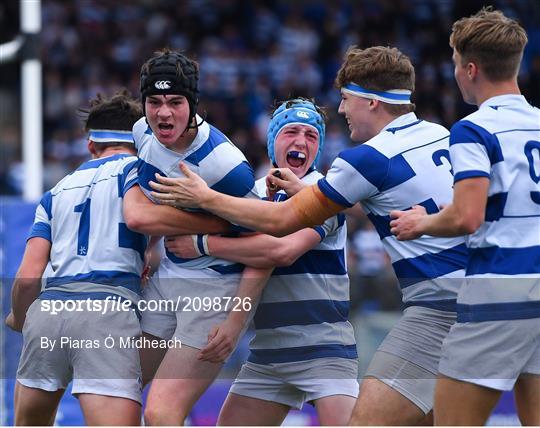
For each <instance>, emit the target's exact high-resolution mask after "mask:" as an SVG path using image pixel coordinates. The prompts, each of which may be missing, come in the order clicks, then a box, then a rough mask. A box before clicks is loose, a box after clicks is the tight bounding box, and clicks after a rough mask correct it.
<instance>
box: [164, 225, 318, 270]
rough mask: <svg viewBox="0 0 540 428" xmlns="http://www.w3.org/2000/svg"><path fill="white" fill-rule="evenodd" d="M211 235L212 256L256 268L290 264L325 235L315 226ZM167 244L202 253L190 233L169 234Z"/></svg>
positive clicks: (179, 252) (179, 251) (183, 253)
mask: <svg viewBox="0 0 540 428" xmlns="http://www.w3.org/2000/svg"><path fill="white" fill-rule="evenodd" d="M321 233H323V232H321ZM207 239H208V241H207V242H208V243H207V248H208V254H209V255H211V256H214V257H219V258H220V259H225V260H230V261H232V262H236V263H242V264H244V265H246V266H251V267H254V268H271V267H278V266H290V265H291V264H293V263H294V262H295V261H296V260H297V259H298V258H299V257H300V256H301V255H303V254H304V253H306V252H307V251H309V250H310V249H312V248H313V247H315V246H316V245H318V244H319V242H320V241H321V235H320V234H319V232H317V231H315V230H314V229H311V228H306V229H302V230H300V231H298V232H295V233H292V234H290V235H287V236H284V237H281V238H276V237H274V236H271V235H266V234H258V235H250V236H245V237H240V238H227V237H223V236H208V237H207ZM165 245H166V247H167V249H168V250H169V251H171V252H172V253H174V254H175V255H176V256H178V257H183V258H191V257H196V256H198V255H199V254H200V253H199V251H198V249H197V248H196V239H193V238H192V237H190V236H175V237H169V238H167V239H166V241H165Z"/></svg>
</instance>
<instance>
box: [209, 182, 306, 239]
mask: <svg viewBox="0 0 540 428" xmlns="http://www.w3.org/2000/svg"><path fill="white" fill-rule="evenodd" d="M201 208H203V209H204V210H206V211H210V212H212V213H214V214H216V215H218V216H219V217H222V218H224V219H227V220H228V221H230V222H231V223H235V224H239V225H241V226H244V227H247V228H249V229H252V230H257V231H259V232H263V233H268V234H269V235H273V236H284V235H287V234H289V233H291V232H294V231H296V230H298V229H301V228H302V224H301V223H300V221H298V219H297V218H296V216H295V215H294V213H293V211H292V210H291V207H290V206H289V204H288V201H285V202H282V203H279V204H276V203H273V202H269V201H261V200H257V199H246V198H234V197H232V196H228V195H225V194H223V193H218V192H214V191H212V192H211V193H210V192H209V197H208V198H207V199H206V200H205V201H204V202H202V203H201Z"/></svg>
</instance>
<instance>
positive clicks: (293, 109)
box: [266, 98, 325, 168]
mask: <svg viewBox="0 0 540 428" xmlns="http://www.w3.org/2000/svg"><path fill="white" fill-rule="evenodd" d="M293 123H295V124H301V125H310V126H312V127H313V128H315V129H316V130H317V131H318V132H319V151H318V152H317V156H316V157H315V160H314V161H313V165H310V168H312V167H313V168H315V167H316V166H317V162H318V160H319V157H320V155H321V151H322V148H323V145H324V132H325V124H324V118H323V117H322V116H321V114H320V113H319V112H318V111H317V108H316V107H315V105H314V104H313V103H312V102H311V101H308V100H304V99H300V98H296V99H292V100H288V101H285V102H283V104H281V105H280V106H279V107H278V108H277V109H276V111H275V112H274V114H272V118H271V119H270V123H269V124H268V131H267V134H266V137H267V140H266V144H267V147H268V157H269V158H270V160H271V161H272V163H273V164H274V165H275V164H276V155H275V152H274V143H275V141H276V137H277V136H278V134H279V133H280V132H281V130H282V129H283V128H284V127H285V126H287V125H291V124H293Z"/></svg>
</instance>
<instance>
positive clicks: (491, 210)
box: [485, 192, 508, 221]
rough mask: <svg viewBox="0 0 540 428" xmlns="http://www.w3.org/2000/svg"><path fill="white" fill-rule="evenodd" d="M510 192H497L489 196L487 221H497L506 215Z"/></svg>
mask: <svg viewBox="0 0 540 428" xmlns="http://www.w3.org/2000/svg"><path fill="white" fill-rule="evenodd" d="M507 199H508V192H502V193H495V194H494V195H491V196H490V197H488V200H487V204H486V215H485V221H497V220H499V219H500V218H501V217H502V216H503V215H504V207H505V206H506V200H507Z"/></svg>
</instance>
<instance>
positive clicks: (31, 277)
mask: <svg viewBox="0 0 540 428" xmlns="http://www.w3.org/2000/svg"><path fill="white" fill-rule="evenodd" d="M50 252H51V242H50V241H48V240H47V239H44V238H40V237H35V238H30V239H29V240H28V242H27V243H26V249H25V251H24V256H23V259H22V262H21V265H20V267H19V270H18V272H17V275H16V277H15V281H14V283H13V288H12V290H11V312H10V314H9V315H8V317H7V319H6V324H7V325H8V326H9V327H10V328H12V329H13V330H15V331H22V328H23V325H24V321H25V319H26V312H27V311H28V308H29V307H30V305H31V304H32V303H33V302H34V300H36V299H37V297H38V296H39V293H40V292H41V278H42V276H43V272H44V271H45V268H46V267H47V263H49V256H50Z"/></svg>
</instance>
